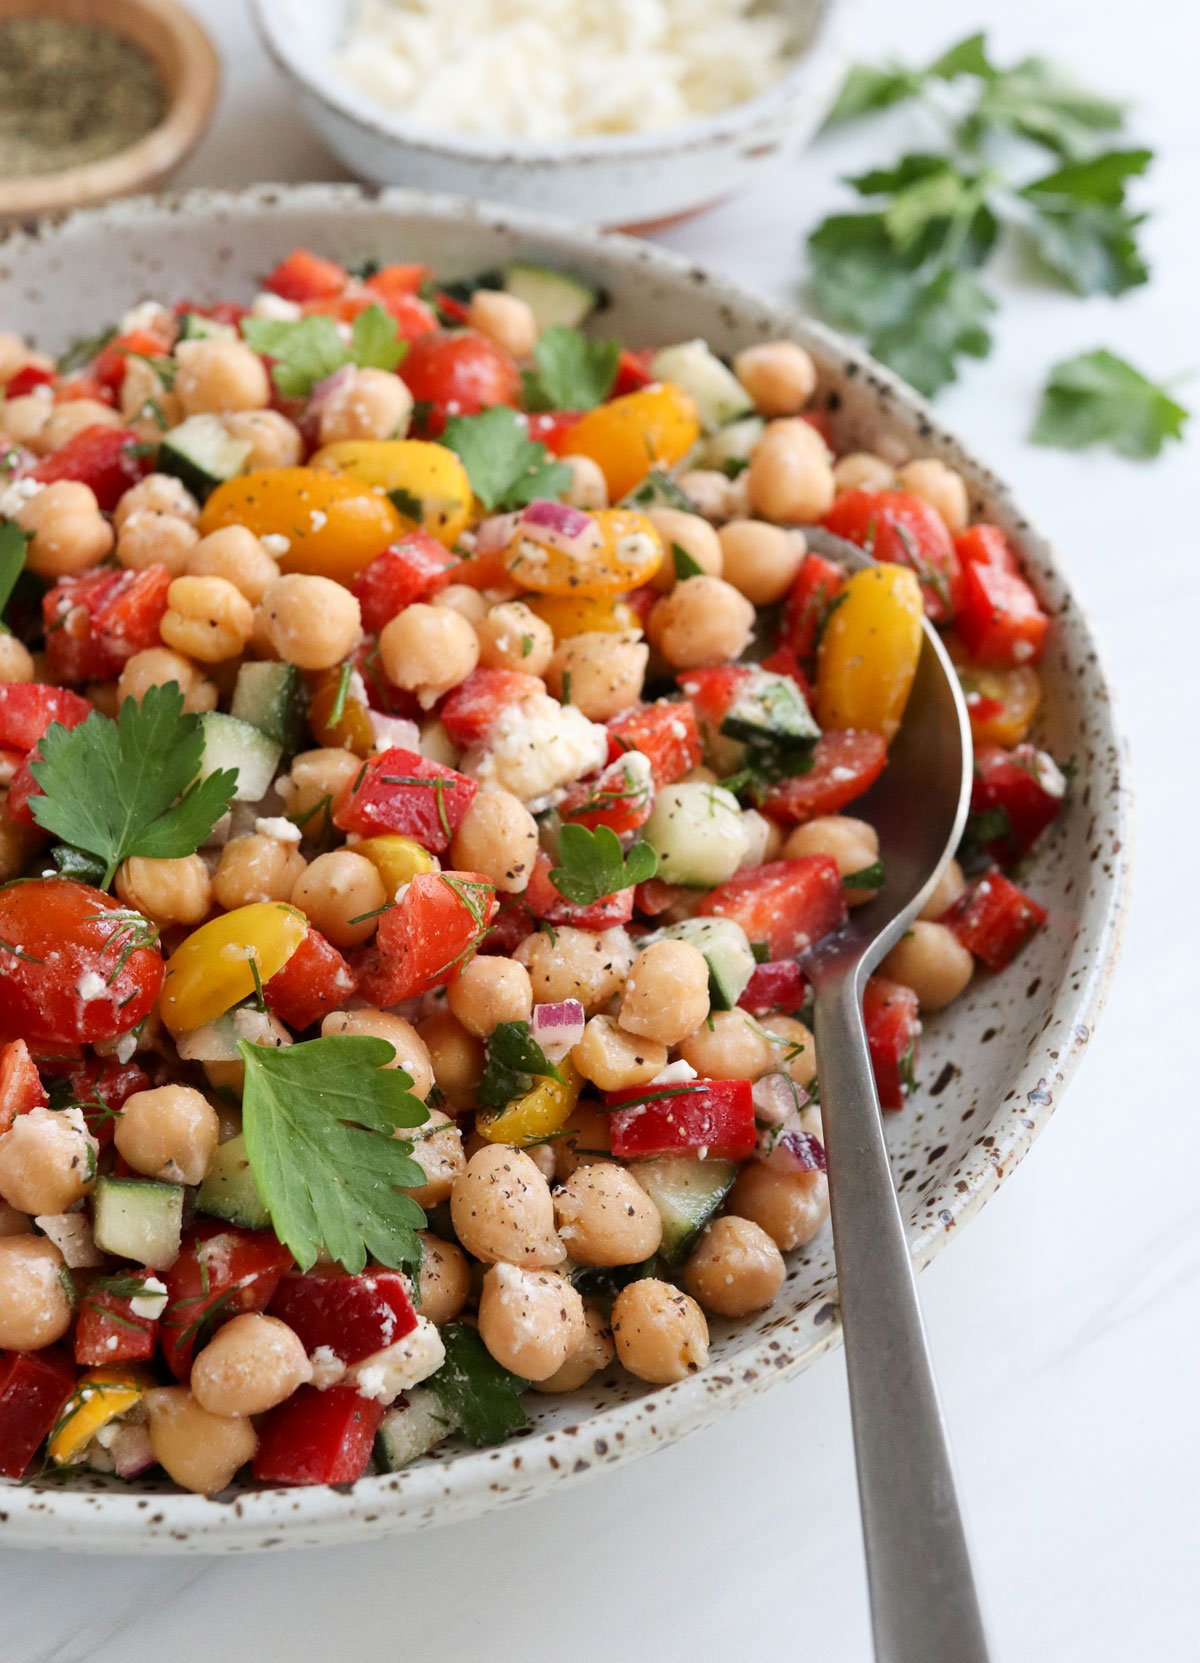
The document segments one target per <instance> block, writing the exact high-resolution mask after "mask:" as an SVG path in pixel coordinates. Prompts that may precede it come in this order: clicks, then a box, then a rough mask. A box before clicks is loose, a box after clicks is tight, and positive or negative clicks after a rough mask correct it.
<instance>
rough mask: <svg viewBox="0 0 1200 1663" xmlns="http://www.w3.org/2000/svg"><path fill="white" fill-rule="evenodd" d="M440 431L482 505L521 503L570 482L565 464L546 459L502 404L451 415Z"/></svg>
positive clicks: (554, 491) (541, 448)
mask: <svg viewBox="0 0 1200 1663" xmlns="http://www.w3.org/2000/svg"><path fill="white" fill-rule="evenodd" d="M444 437H445V443H446V444H447V445H449V447H450V449H451V450H452V451H454V452H455V453H456V455H457V456H458V457H459V459H460V460H461V462H462V464H463V466H464V467H465V468H466V470H467V477H468V479H469V480H470V481H471V489H472V490H473V491H474V493H475V495H476V496H477V497H478V498H479V500H480V502H481V503H482V504H483V506H484V507H485V508H487V509H493V508H504V509H507V508H523V507H525V505H526V504H527V503H530V502H533V501H535V499H536V498H538V497H556V496H558V495H560V493H562V492H563V491H565V490H566V489H567V487H568V486H569V485H570V483H571V470H570V468H568V467H567V466H566V464H565V463H564V462H553V461H551V460H550V453H549V451H548V450H547V449H546V447H545V445H543V444H538V443H537V442H536V441H535V440H533V439H531V438H530V437H529V434H528V433H527V432H526V429H525V424H524V423H523V422H522V420H521V418H520V416H518V414H517V412H516V411H515V410H510V409H509V408H508V406H507V405H506V404H497V405H495V406H493V408H492V409H491V410H485V411H484V412H483V413H482V415H479V416H452V417H451V419H450V420H449V421H448V422H447V423H446V432H445V436H444Z"/></svg>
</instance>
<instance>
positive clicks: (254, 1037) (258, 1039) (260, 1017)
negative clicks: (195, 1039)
mask: <svg viewBox="0 0 1200 1663" xmlns="http://www.w3.org/2000/svg"><path fill="white" fill-rule="evenodd" d="M233 1031H234V1033H235V1034H236V1035H237V1037H238V1038H239V1039H244V1040H246V1041H248V1043H249V1044H251V1045H274V1046H276V1047H278V1046H280V1045H288V1044H290V1041H289V1039H288V1037H287V1030H286V1029H284V1028H281V1027H280V1026H279V1024H278V1023H277V1022H276V1020H275V1018H274V1017H273V1016H272V1015H271V1013H270V1011H260V1010H255V1009H254V1008H253V1007H252V1006H249V1005H244V1006H242V1007H241V1008H240V1009H239V1010H235V1011H234V1013H233ZM196 1032H197V1033H199V1032H200V1029H197V1030H196ZM181 1037H182V1038H185V1039H186V1038H187V1035H183V1036H181ZM179 1054H180V1056H182V1055H183V1051H182V1048H181V1049H180V1052H179Z"/></svg>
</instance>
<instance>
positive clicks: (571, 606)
mask: <svg viewBox="0 0 1200 1663" xmlns="http://www.w3.org/2000/svg"><path fill="white" fill-rule="evenodd" d="M526 605H527V606H528V607H529V610H530V611H531V612H536V613H537V615H538V617H539V618H543V619H544V620H545V621H546V623H548V624H549V625H550V628H551V629H552V630H553V631H554V639H555V640H556V641H565V640H566V639H567V637H568V636H570V635H589V634H593V633H596V632H599V633H601V634H605V635H615V634H617V633H618V632H619V631H621V630H626V629H638V628H640V627H641V626H640V624H639V621H638V615H637V613H636V612H635V611H634V610H633V608H632V606H629V605H627V603H626V602H625V601H620V600H613V599H612V597H611V596H608V595H595V596H586V595H579V594H575V595H530V596H529V598H528V600H527V602H526Z"/></svg>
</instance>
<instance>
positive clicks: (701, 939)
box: [638, 918, 754, 1011]
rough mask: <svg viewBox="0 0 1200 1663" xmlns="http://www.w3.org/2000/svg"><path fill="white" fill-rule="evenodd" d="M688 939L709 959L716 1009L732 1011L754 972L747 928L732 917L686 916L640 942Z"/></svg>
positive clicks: (710, 989)
mask: <svg viewBox="0 0 1200 1663" xmlns="http://www.w3.org/2000/svg"><path fill="white" fill-rule="evenodd" d="M655 941H688V942H690V943H691V944H692V946H693V947H698V948H699V949H700V951H701V952H702V953H703V954H704V957H705V959H706V960H707V961H708V997H709V1002H710V1004H711V1005H712V1008H713V1010H715V1011H731V1010H733V1009H734V1007H735V1006H736V1004H737V1002H738V1000H739V999H740V998H741V996H742V994H743V993H744V992H745V991H746V988H747V986H748V985H749V982H750V978H751V976H753V974H754V952H753V949H752V948H751V946H750V942H749V939H748V938H747V935H746V932H745V930H744V929H743V928H742V926H741V925H740V924H738V923H735V921H734V920H733V919H732V918H684V919H683V920H681V922H680V923H678V924H668V925H667V927H666V928H665V929H662V930H655V931H654V933H653V934H652V935H647V936H643V937H642V939H641V941H640V942H639V943H638V945H639V946H640V947H648V946H650V945H651V943H652V942H655Z"/></svg>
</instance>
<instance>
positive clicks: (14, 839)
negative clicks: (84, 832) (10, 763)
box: [0, 792, 43, 883]
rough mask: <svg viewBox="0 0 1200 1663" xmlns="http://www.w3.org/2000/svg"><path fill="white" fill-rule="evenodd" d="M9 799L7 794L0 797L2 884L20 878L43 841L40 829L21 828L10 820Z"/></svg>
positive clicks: (0, 873) (0, 865)
mask: <svg viewBox="0 0 1200 1663" xmlns="http://www.w3.org/2000/svg"><path fill="white" fill-rule="evenodd" d="M7 797H8V793H7V792H5V793H3V796H0V883H7V882H8V880H9V879H10V878H19V877H20V876H21V874H22V873H23V872H24V870H25V867H26V865H27V864H28V861H29V857H30V856H31V855H32V854H33V852H34V850H35V849H36V848H38V846H39V845H40V843H41V842H42V840H43V834H42V833H41V832H40V831H39V829H38V827H36V826H19V825H18V824H17V823H16V821H15V820H10V819H9V817H8V815H7V814H6V813H5V812H4V804H5V801H6V800H7Z"/></svg>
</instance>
